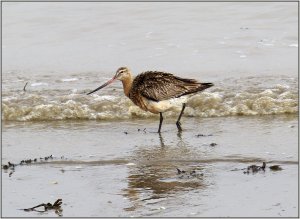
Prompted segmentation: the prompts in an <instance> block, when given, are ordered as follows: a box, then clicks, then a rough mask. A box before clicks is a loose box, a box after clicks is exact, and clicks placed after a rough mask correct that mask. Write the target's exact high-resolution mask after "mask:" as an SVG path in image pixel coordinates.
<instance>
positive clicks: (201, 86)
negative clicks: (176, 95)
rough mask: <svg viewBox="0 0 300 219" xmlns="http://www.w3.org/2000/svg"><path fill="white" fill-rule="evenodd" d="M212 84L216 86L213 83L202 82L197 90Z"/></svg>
mask: <svg viewBox="0 0 300 219" xmlns="http://www.w3.org/2000/svg"><path fill="white" fill-rule="evenodd" d="M212 86H214V84H213V83H200V86H199V87H198V89H197V91H202V90H205V89H207V88H209V87H212Z"/></svg>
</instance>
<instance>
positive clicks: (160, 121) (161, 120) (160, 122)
mask: <svg viewBox="0 0 300 219" xmlns="http://www.w3.org/2000/svg"><path fill="white" fill-rule="evenodd" d="M159 115H160V119H159V127H158V133H160V129H161V124H162V122H163V120H164V118H163V116H162V113H159Z"/></svg>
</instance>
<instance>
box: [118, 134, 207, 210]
mask: <svg viewBox="0 0 300 219" xmlns="http://www.w3.org/2000/svg"><path fill="white" fill-rule="evenodd" d="M177 137H178V139H179V141H178V143H176V144H173V145H170V144H166V143H165V140H164V138H163V136H162V135H161V134H160V135H159V139H158V140H159V144H160V145H152V146H148V147H147V146H141V147H138V148H137V149H136V151H134V152H133V155H132V159H133V160H136V165H134V166H128V168H129V175H128V177H127V181H128V186H127V188H125V189H123V196H124V197H125V198H127V199H129V201H130V203H131V206H130V207H128V208H125V209H124V210H125V211H135V210H136V209H138V208H139V207H142V206H144V205H146V204H147V203H149V204H150V203H151V202H152V203H153V200H157V201H159V199H164V198H169V197H172V196H174V195H176V193H178V192H180V191H183V190H184V191H186V190H194V189H203V188H205V183H204V180H203V177H179V175H178V171H177V168H181V169H185V170H191V168H192V169H193V170H194V171H196V172H197V173H202V172H203V170H204V166H203V164H199V163H197V164H195V163H192V162H189V161H188V157H189V155H190V154H194V153H195V152H194V151H192V148H190V147H189V145H188V144H187V143H186V142H185V141H184V140H183V139H182V133H178V135H177ZM189 165H193V166H189Z"/></svg>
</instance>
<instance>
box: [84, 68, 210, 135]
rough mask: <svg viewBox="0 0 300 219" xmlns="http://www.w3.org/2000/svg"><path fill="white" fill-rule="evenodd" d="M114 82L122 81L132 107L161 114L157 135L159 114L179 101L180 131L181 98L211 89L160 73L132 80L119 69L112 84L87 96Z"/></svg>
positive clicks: (161, 120) (155, 72)
mask: <svg viewBox="0 0 300 219" xmlns="http://www.w3.org/2000/svg"><path fill="white" fill-rule="evenodd" d="M115 80H120V81H122V83H123V89H124V93H125V95H126V96H127V97H128V98H129V99H130V100H131V101H132V102H133V103H134V104H135V105H137V106H139V107H140V108H141V109H143V110H145V111H149V112H151V113H155V114H158V113H159V114H160V121H159V128H158V132H159V133H160V130H161V125H162V122H163V116H162V113H163V112H165V111H168V110H170V109H171V108H172V107H173V106H174V103H175V102H176V101H177V100H179V101H181V103H182V109H181V112H180V114H179V117H178V119H177V122H176V125H177V128H178V130H179V131H182V128H181V124H180V119H181V116H182V114H183V111H184V109H185V105H186V99H187V98H182V97H190V96H191V95H195V94H196V93H198V92H200V91H203V90H205V89H207V88H209V87H211V86H213V84H212V83H200V82H198V81H196V80H194V79H186V78H180V77H177V76H175V75H173V74H171V73H166V72H160V71H146V72H143V73H141V74H139V75H137V76H136V77H135V78H133V77H132V74H131V71H130V70H129V69H128V68H127V67H121V68H119V69H118V70H117V72H116V74H115V76H114V77H113V78H112V79H111V80H109V81H108V82H106V83H105V84H103V85H101V86H100V87H98V88H97V89H95V90H93V91H91V92H89V93H88V95H89V94H92V93H94V92H96V91H98V90H100V89H102V88H104V87H105V86H107V85H109V84H111V83H112V82H114V81H115ZM177 102H178V101H177Z"/></svg>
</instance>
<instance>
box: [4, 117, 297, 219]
mask: <svg viewBox="0 0 300 219" xmlns="http://www.w3.org/2000/svg"><path fill="white" fill-rule="evenodd" d="M144 122H145V121H143V120H136V121H132V122H107V123H103V122H84V121H81V122H78V121H74V122H72V121H70V122H64V123H62V122H60V123H57V122H55V123H48V124H45V123H44V124H42V123H31V124H30V125H29V126H28V124H27V123H13V124H11V123H10V122H9V123H8V124H4V127H5V132H4V133H3V162H4V163H7V162H8V161H11V162H14V163H18V162H20V161H21V160H22V159H29V158H36V157H37V158H39V157H44V156H48V155H50V154H52V155H53V156H54V157H56V159H53V160H51V161H49V162H44V163H42V164H41V163H39V162H37V163H34V164H32V165H23V166H17V167H16V168H15V172H13V174H12V175H11V176H10V177H9V174H8V173H9V171H7V172H3V173H2V177H3V188H4V189H3V197H5V202H3V215H5V216H37V215H39V216H50V215H51V216H54V215H55V214H54V212H49V213H46V214H37V213H36V212H32V213H30V212H23V211H20V210H17V209H20V208H27V207H32V206H34V205H37V204H39V203H42V202H49V201H51V202H54V201H55V200H56V199H57V198H62V199H63V203H64V204H63V215H64V216H100V215H101V216H174V215H176V216H214V217H217V216H249V217H250V216H296V215H297V212H298V204H297V202H298V201H297V194H298V193H297V191H298V187H297V185H298V184H297V177H298V166H297V164H298V156H297V153H298V147H297V137H296V136H297V131H298V125H297V117H295V116H263V117H237V118H213V119H212V118H205V119H195V118H184V119H183V124H184V125H183V126H184V131H183V132H182V133H181V135H180V134H178V133H177V134H176V126H175V124H174V121H172V119H168V120H167V122H166V124H164V126H163V130H164V131H163V132H162V133H161V135H158V134H157V133H155V131H156V129H157V121H151V120H147V124H144ZM145 128H146V130H145V131H143V130H144V129H145ZM138 129H140V131H138ZM124 132H126V133H127V134H126V133H124ZM16 134H17V135H18V137H16ZM199 134H203V135H204V136H198V135H199ZM245 139H246V141H245ZM211 143H216V144H217V145H215V146H210V144H211ZM61 156H64V159H61ZM263 161H265V162H266V163H267V168H266V171H265V172H259V173H255V174H252V173H250V174H244V173H243V172H244V170H242V169H243V168H246V167H247V166H249V165H251V164H256V165H261V164H262V162H263ZM271 165H280V166H281V167H282V168H283V170H281V171H271V170H270V169H269V168H268V166H271ZM176 168H179V169H180V170H185V171H190V172H191V171H193V170H195V171H196V173H197V174H198V176H197V177H185V176H184V177H182V178H180V176H179V175H178V174H177V170H176ZM201 174H202V175H201ZM270 197H272V198H270ZM99 206H102V207H99ZM116 209H117V211H116Z"/></svg>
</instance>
